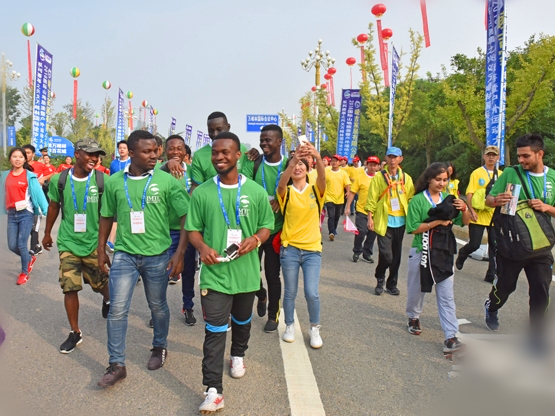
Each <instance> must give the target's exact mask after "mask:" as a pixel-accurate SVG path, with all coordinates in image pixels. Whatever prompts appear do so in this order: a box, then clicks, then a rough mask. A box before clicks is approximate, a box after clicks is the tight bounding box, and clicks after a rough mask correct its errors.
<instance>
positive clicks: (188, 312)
mask: <svg viewBox="0 0 555 416" xmlns="http://www.w3.org/2000/svg"><path fill="white" fill-rule="evenodd" d="M181 312H183V316H185V325H187V326H193V325H194V324H196V323H197V318H195V313H194V312H193V310H192V309H182V310H181Z"/></svg>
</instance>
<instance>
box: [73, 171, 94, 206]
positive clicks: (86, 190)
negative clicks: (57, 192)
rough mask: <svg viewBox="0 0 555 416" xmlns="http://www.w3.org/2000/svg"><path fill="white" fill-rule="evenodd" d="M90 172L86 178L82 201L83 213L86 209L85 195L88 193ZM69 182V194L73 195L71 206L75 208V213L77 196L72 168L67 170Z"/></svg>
mask: <svg viewBox="0 0 555 416" xmlns="http://www.w3.org/2000/svg"><path fill="white" fill-rule="evenodd" d="M91 176H92V172H91V173H89V176H88V178H87V185H86V187H85V200H84V201H83V213H85V212H86V211H87V195H88V194H89V184H90V183H91ZM69 183H70V184H71V196H72V197H73V208H75V213H76V214H77V213H78V211H79V208H77V197H76V196H75V185H74V183H73V169H71V172H69Z"/></svg>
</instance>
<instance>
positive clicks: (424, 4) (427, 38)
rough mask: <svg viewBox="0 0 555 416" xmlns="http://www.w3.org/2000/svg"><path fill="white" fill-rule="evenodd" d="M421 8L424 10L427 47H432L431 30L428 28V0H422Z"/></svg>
mask: <svg viewBox="0 0 555 416" xmlns="http://www.w3.org/2000/svg"><path fill="white" fill-rule="evenodd" d="M420 9H421V10H422V25H423V26H424V41H425V42H426V48H429V47H430V31H429V29H428V12H427V11H426V0H420Z"/></svg>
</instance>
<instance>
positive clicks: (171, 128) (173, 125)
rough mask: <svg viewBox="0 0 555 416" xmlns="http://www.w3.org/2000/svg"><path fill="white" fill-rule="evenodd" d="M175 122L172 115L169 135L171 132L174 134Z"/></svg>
mask: <svg viewBox="0 0 555 416" xmlns="http://www.w3.org/2000/svg"><path fill="white" fill-rule="evenodd" d="M176 123H177V120H176V119H175V118H173V117H172V124H171V125H170V136H171V135H172V134H175V125H176Z"/></svg>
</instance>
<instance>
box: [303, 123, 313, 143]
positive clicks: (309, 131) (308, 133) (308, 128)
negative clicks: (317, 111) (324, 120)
mask: <svg viewBox="0 0 555 416" xmlns="http://www.w3.org/2000/svg"><path fill="white" fill-rule="evenodd" d="M304 131H305V135H306V138H307V139H308V140H309V141H310V143H314V129H313V128H312V124H310V121H308V120H307V121H306V126H305V130H304Z"/></svg>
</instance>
